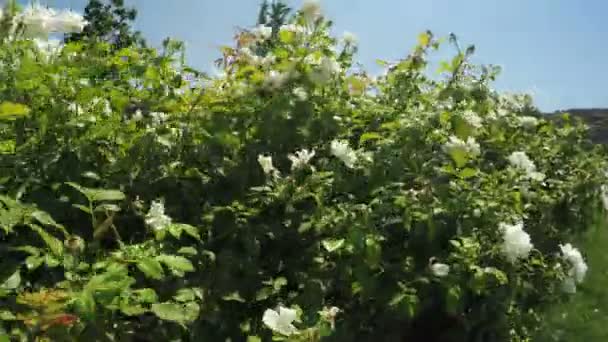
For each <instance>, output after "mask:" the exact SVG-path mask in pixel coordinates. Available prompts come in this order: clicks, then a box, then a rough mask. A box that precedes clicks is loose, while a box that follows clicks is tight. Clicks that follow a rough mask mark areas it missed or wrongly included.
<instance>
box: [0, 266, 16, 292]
mask: <svg viewBox="0 0 608 342" xmlns="http://www.w3.org/2000/svg"><path fill="white" fill-rule="evenodd" d="M19 284H21V273H20V272H19V270H16V271H15V272H14V273H13V274H11V276H10V277H8V278H7V279H5V280H4V283H0V290H14V289H16V288H17V287H19Z"/></svg>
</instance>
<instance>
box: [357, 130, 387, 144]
mask: <svg viewBox="0 0 608 342" xmlns="http://www.w3.org/2000/svg"><path fill="white" fill-rule="evenodd" d="M378 139H382V135H380V134H379V133H376V132H367V133H363V135H361V138H359V143H360V144H363V143H364V142H367V141H370V140H378Z"/></svg>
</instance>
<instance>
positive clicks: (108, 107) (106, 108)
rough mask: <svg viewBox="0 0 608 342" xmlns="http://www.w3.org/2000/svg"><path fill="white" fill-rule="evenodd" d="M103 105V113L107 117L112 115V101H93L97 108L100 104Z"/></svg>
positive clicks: (96, 99) (99, 99)
mask: <svg viewBox="0 0 608 342" xmlns="http://www.w3.org/2000/svg"><path fill="white" fill-rule="evenodd" d="M100 102H101V103H102V105H103V107H102V113H103V114H104V115H106V116H109V115H110V114H112V107H111V105H110V101H108V100H106V99H101V98H99V97H96V98H94V99H93V100H91V104H92V105H93V106H94V107H96V106H97V105H98V104H99V103H100Z"/></svg>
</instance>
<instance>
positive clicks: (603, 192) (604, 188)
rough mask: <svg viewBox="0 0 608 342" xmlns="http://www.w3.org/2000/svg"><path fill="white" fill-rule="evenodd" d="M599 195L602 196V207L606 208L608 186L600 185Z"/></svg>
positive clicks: (607, 206) (607, 208) (607, 204)
mask: <svg viewBox="0 0 608 342" xmlns="http://www.w3.org/2000/svg"><path fill="white" fill-rule="evenodd" d="M600 189H601V196H602V204H604V209H605V210H608V186H606V185H602V187H601V188H600Z"/></svg>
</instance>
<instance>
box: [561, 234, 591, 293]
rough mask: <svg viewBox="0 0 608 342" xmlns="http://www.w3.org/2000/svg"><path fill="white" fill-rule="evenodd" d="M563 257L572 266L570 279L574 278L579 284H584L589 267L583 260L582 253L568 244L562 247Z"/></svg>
mask: <svg viewBox="0 0 608 342" xmlns="http://www.w3.org/2000/svg"><path fill="white" fill-rule="evenodd" d="M559 248H560V249H561V252H562V255H563V257H564V259H566V261H568V263H569V264H570V269H569V270H568V277H570V278H572V279H573V280H574V281H576V282H577V283H579V284H580V283H582V282H583V280H584V279H585V275H586V274H587V270H588V269H589V267H588V266H587V264H586V263H585V260H584V259H583V255H582V254H581V252H580V251H579V250H578V249H577V248H575V247H573V246H572V245H571V244H569V243H567V244H565V245H560V246H559Z"/></svg>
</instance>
